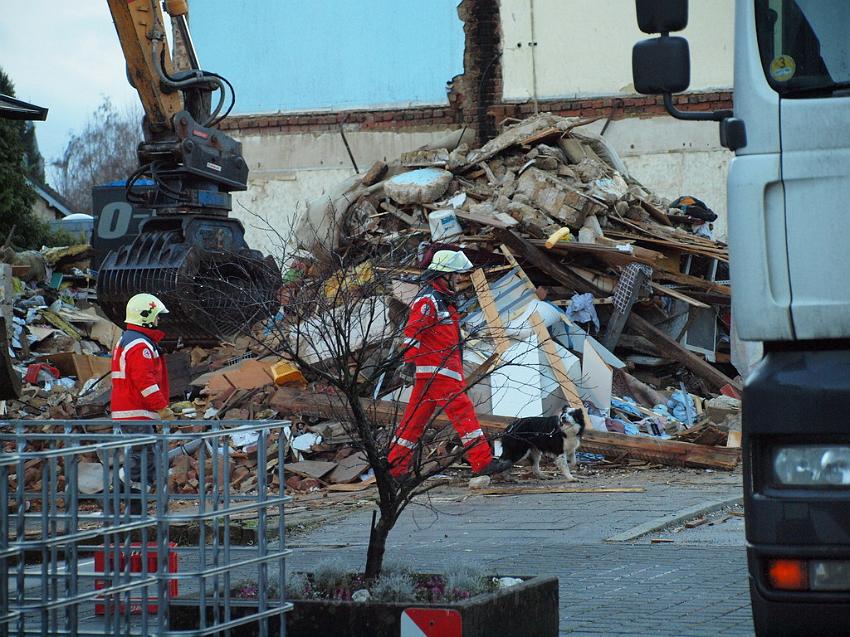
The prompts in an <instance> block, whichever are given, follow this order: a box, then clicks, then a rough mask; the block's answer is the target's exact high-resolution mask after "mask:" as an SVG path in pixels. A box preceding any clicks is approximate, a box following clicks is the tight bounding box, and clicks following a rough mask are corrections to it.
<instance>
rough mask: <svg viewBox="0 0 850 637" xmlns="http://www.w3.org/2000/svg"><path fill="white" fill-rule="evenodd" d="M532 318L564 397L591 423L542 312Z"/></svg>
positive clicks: (540, 342) (535, 330)
mask: <svg viewBox="0 0 850 637" xmlns="http://www.w3.org/2000/svg"><path fill="white" fill-rule="evenodd" d="M530 320H531V327H532V329H534V333H535V334H537V341H538V343H539V344H540V346H541V347H542V348H543V351H544V352H545V353H546V358H547V359H548V361H549V367H551V368H552V371H553V372H554V374H555V380H557V381H558V385H559V386H560V387H561V392H563V394H564V398H566V400H567V402H568V403H569V405H570V407H576V408H580V409H581V411H582V413H583V414H584V419H585V420H584V422H585V424H587V425H589V424H590V418H589V417H588V414H587V410H586V409H585V408H584V403H582V400H581V395H580V394H579V393H578V389H577V388H576V386H575V383H573V381H572V379H571V378H570V377H569V375H568V374H567V368H566V366H565V365H564V361H563V359H562V358H561V357H559V356H558V352H557V350H556V349H555V341H553V340H552V337H551V336H550V335H549V330H548V329H546V326H545V325H544V324H543V319H542V318H540V314H538V313H537V312H533V313H532V314H531V317H530Z"/></svg>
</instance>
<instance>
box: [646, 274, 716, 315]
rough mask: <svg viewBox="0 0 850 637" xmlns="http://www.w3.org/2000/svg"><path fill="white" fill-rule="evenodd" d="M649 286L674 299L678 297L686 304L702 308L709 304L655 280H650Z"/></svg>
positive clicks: (708, 306)
mask: <svg viewBox="0 0 850 637" xmlns="http://www.w3.org/2000/svg"><path fill="white" fill-rule="evenodd" d="M649 286H650V287H651V288H652V289H653V290H655V291H656V292H658V293H659V294H664V295H665V296H670V297H672V298H674V299H679V300H680V301H684V302H685V303H687V304H688V305H692V306H693V307H701V308H704V309H708V308H710V307H711V306H710V305H708V304H707V303H703V302H702V301H697V300H696V299H695V298H693V297H690V296H688V295H687V294H683V293H682V292H679V291H678V290H674V289H672V288H668V287H664V286H663V285H659V284H658V283H656V282H655V281H650V282H649Z"/></svg>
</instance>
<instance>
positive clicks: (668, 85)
mask: <svg viewBox="0 0 850 637" xmlns="http://www.w3.org/2000/svg"><path fill="white" fill-rule="evenodd" d="M632 78H633V80H634V84H635V90H636V91H637V92H638V93H642V94H644V95H658V94H661V93H681V92H682V91H684V90H686V89H687V88H688V86H689V85H690V83H691V52H690V48H689V47H688V41H687V40H686V39H685V38H679V37H669V36H661V37H659V38H652V39H650V40H643V41H641V42H638V43H637V44H635V46H634V47H633V48H632Z"/></svg>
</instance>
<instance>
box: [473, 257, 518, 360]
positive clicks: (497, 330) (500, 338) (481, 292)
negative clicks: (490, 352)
mask: <svg viewBox="0 0 850 637" xmlns="http://www.w3.org/2000/svg"><path fill="white" fill-rule="evenodd" d="M472 284H473V285H474V286H475V294H476V296H478V305H480V306H481V309H482V310H483V311H484V317H485V318H486V319H487V326H488V327H489V328H490V330H491V332H492V333H491V334H490V337H491V338H492V339H493V343H494V344H495V346H496V352H497V353H498V354H499V358H503V357H504V356H505V353H506V352H507V351H508V349H509V348H510V343H509V342H508V337H507V336H505V327H504V325H502V317H501V316H499V309H498V308H497V307H496V301H495V300H494V299H493V291H492V290H491V289H490V285H489V284H488V283H487V277H485V276H484V271H483V270H481V269H478V270H475V272H473V273H472Z"/></svg>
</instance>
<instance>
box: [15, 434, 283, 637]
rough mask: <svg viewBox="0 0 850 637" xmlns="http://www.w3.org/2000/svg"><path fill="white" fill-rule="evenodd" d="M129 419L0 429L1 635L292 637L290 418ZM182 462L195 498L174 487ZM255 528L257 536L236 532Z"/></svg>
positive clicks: (191, 494)
mask: <svg viewBox="0 0 850 637" xmlns="http://www.w3.org/2000/svg"><path fill="white" fill-rule="evenodd" d="M121 424H122V425H123V427H124V429H123V431H122V430H121V429H120V428H119V427H118V425H119V423H116V422H113V421H73V420H65V421H63V420H50V421H14V422H10V421H5V422H4V421H0V445H2V453H0V498H2V502H3V505H2V506H0V573H4V574H5V575H4V576H2V577H0V635H4V636H5V635H51V636H52V635H75V636H76V635H80V636H83V635H128V636H129V635H197V636H200V635H214V634H215V635H218V634H225V635H229V634H236V633H238V630H235V629H237V628H238V627H241V626H245V625H247V624H252V625H255V626H256V631H257V633H258V634H259V635H263V636H265V635H269V634H272V633H274V634H275V635H285V616H284V615H285V613H286V612H287V611H288V610H289V609H290V608H291V604H289V603H288V602H286V601H285V573H286V569H285V563H286V556H287V555H288V554H289V550H288V549H286V547H285V528H284V522H285V521H284V503H285V502H287V501H288V500H289V498H288V497H287V496H286V495H284V488H285V480H284V474H283V466H284V455H285V453H286V445H285V440H286V437H285V436H284V435H283V430H284V428H285V427H286V426H287V425H288V424H289V423H288V422H286V421H277V422H270V421H269V422H266V421H227V422H218V421H213V422H210V421H198V422H194V421H180V422H179V423H169V424H161V427H160V429H161V431H160V432H158V433H147V432H146V431H139V430H138V427H134V424H133V423H128V422H126V421H125V422H124V423H121ZM157 424H158V425H159V424H160V423H157ZM128 425H129V426H128ZM195 425H200V427H199V429H200V431H192V428H193V427H194V426H195ZM247 432H258V437H257V439H256V452H255V453H256V481H257V484H256V488H255V489H252V490H251V491H250V492H247V493H243V492H242V491H241V490H239V489H236V488H234V486H233V485H232V484H231V481H230V476H231V472H232V469H233V459H232V457H231V455H232V453H233V451H232V446H231V444H230V441H231V440H232V436H234V435H237V436H238V435H240V434H242V435H244V434H246V433H247ZM181 454H186V455H191V456H192V458H193V459H194V461H195V462H196V464H197V468H198V475H197V493H181V492H176V491H177V490H176V488H175V486H176V485H175V484H174V483H173V482H172V480H170V479H169V474H170V467H171V463H172V462H173V460H174V459H175V458H176V457H177V456H179V455H181ZM134 460H135V461H136V466H137V467H138V470H139V471H138V473H139V475H135V474H134V473H133V472H131V471H130V466H129V464H132V463H133V461H134ZM131 474H132V475H131ZM131 480H134V481H131ZM147 484H149V485H150V486H149V487H146V488H142V485H147ZM246 524H247V525H248V526H249V527H253V528H254V529H255V530H254V533H253V538H254V539H253V541H252V542H246V541H244V540H242V539H239V538H237V539H234V538H232V537H231V535H232V532H233V529H234V525H243V526H244V525H246Z"/></svg>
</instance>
